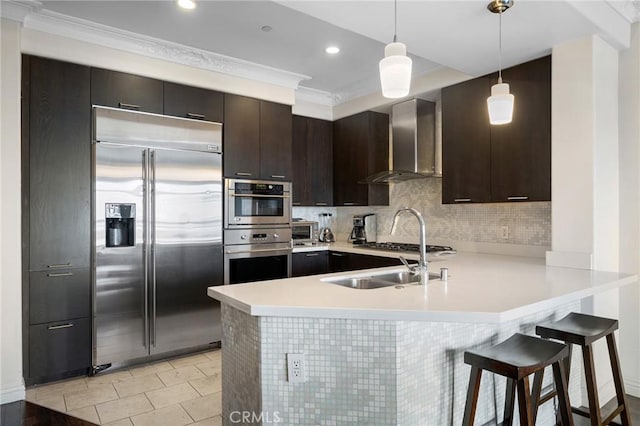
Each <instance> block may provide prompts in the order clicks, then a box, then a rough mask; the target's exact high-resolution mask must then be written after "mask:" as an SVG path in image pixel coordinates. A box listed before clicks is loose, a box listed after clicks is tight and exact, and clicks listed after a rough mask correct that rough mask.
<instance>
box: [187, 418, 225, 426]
mask: <svg viewBox="0 0 640 426" xmlns="http://www.w3.org/2000/svg"><path fill="white" fill-rule="evenodd" d="M192 426H222V416H215V417H209V418H208V419H204V420H200V421H199V422H197V423H194V424H193V425H192Z"/></svg>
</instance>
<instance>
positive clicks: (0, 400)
mask: <svg viewBox="0 0 640 426" xmlns="http://www.w3.org/2000/svg"><path fill="white" fill-rule="evenodd" d="M24 397H25V388H24V384H20V385H17V386H12V387H8V388H4V389H0V404H7V403H9V402H15V401H20V400H22V399H24Z"/></svg>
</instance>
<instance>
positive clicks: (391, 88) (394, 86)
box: [380, 42, 412, 99]
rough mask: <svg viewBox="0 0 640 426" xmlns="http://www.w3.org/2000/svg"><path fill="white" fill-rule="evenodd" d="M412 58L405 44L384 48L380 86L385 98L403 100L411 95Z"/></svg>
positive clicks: (396, 43) (395, 44) (397, 43)
mask: <svg viewBox="0 0 640 426" xmlns="http://www.w3.org/2000/svg"><path fill="white" fill-rule="evenodd" d="M411 65H412V61H411V58H409V57H408V56H407V46H405V44H404V43H399V42H393V43H389V44H387V46H386V47H385V48H384V59H382V60H381V61H380V84H381V85H382V96H384V97H385V98H391V99H395V98H402V97H404V96H407V95H408V94H409V87H410V86H411Z"/></svg>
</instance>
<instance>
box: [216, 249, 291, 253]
mask: <svg viewBox="0 0 640 426" xmlns="http://www.w3.org/2000/svg"><path fill="white" fill-rule="evenodd" d="M225 252H226V253H227V254H251V253H270V252H282V254H288V253H291V252H292V249H291V248H274V249H255V250H239V251H234V250H225Z"/></svg>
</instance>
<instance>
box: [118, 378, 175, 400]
mask: <svg viewBox="0 0 640 426" xmlns="http://www.w3.org/2000/svg"><path fill="white" fill-rule="evenodd" d="M113 386H114V387H115V388H116V391H117V392H118V395H120V398H124V397H126V396H131V395H137V394H139V393H144V392H148V391H152V390H156V389H161V388H163V387H165V386H164V383H162V381H160V379H159V378H158V376H156V375H155V374H152V375H147V376H139V377H132V378H130V379H128V380H123V381H121V382H117V383H114V384H113Z"/></svg>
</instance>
